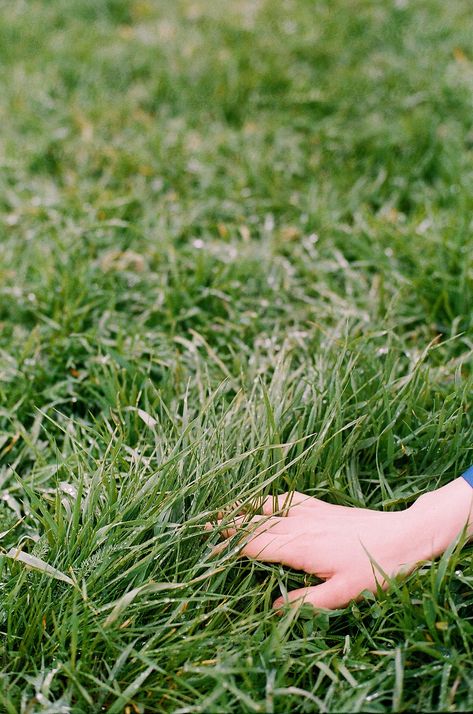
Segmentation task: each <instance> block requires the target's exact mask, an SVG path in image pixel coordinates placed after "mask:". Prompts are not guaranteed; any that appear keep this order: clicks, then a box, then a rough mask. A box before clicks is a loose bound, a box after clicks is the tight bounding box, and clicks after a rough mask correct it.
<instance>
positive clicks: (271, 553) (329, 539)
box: [218, 479, 472, 609]
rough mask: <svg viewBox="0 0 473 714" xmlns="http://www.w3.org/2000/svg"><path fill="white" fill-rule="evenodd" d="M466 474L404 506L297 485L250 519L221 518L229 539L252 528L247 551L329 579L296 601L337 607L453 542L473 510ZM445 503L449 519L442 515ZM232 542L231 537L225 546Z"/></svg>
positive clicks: (299, 593) (296, 593) (295, 594)
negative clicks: (329, 499) (316, 494)
mask: <svg viewBox="0 0 473 714" xmlns="http://www.w3.org/2000/svg"><path fill="white" fill-rule="evenodd" d="M462 481H463V480H462V479H457V480H456V481H454V482H452V483H450V484H448V485H447V486H444V487H443V488H442V489H438V490H437V491H435V492H432V493H430V494H426V496H422V497H421V498H420V499H418V501H416V503H415V504H414V505H413V506H411V508H408V509H407V510H405V511H398V512H379V511H373V510H369V509H365V508H349V507H345V506H336V505H332V504H330V503H326V502H325V501H322V500H320V499H317V498H312V497H310V496H306V495H304V494H303V493H299V492H297V491H296V492H293V493H291V494H282V495H280V496H278V497H277V498H276V499H274V498H273V497H269V498H267V499H266V500H265V502H264V503H263V507H262V511H263V515H261V516H253V517H252V518H251V519H249V520H248V519H247V518H245V516H238V517H237V518H235V519H234V521H232V522H231V523H228V522H227V520H225V519H219V521H218V523H219V525H220V526H222V535H223V536H224V538H225V539H228V538H231V537H233V536H235V535H236V534H239V533H242V534H243V535H244V536H245V534H246V537H244V539H243V541H242V547H241V551H240V553H241V555H246V556H247V557H249V558H253V559H256V560H261V561H265V562H271V563H282V564H283V565H287V566H289V567H291V568H295V569H296V570H303V571H305V572H306V573H310V574H312V575H316V576H317V577H319V578H321V579H322V580H324V582H323V583H321V584H320V585H315V586H312V587H307V588H299V589H297V590H293V591H292V592H289V593H288V600H289V602H294V601H297V600H299V601H301V600H302V601H303V602H305V603H309V604H311V605H313V606H314V607H318V608H328V609H332V608H338V607H343V606H345V605H347V604H348V603H349V602H350V601H351V600H353V599H356V598H358V597H359V596H360V595H361V593H362V592H363V591H364V590H369V591H371V592H376V590H377V588H378V586H381V587H382V588H383V589H384V588H387V587H388V585H389V579H391V578H392V577H394V576H396V575H398V574H400V573H404V574H407V573H409V572H411V571H412V570H414V568H415V567H416V565H417V564H418V563H419V562H420V561H422V560H427V559H429V558H432V557H435V556H437V555H439V554H440V553H441V552H443V550H445V549H446V548H447V547H448V545H449V544H450V543H451V542H452V541H453V540H454V539H455V537H456V536H457V535H458V534H459V533H460V532H461V530H462V528H463V527H464V526H465V525H466V524H467V522H468V518H469V514H470V511H471V495H472V490H471V488H470V487H469V486H468V484H466V483H465V482H464V481H463V483H460V482H462ZM436 494H437V496H436ZM467 497H468V498H469V504H470V505H469V507H468V508H467V507H466V506H465V504H466V505H467V506H468V498H467ZM439 509H441V510H442V514H443V522H444V525H443V526H442V525H440V524H439V522H438V519H436V518H435V513H436V512H438V511H439ZM449 513H450V516H448V514H449ZM446 514H447V518H445V515H446ZM227 544H228V541H227V540H226V541H225V542H224V543H223V544H222V545H221V546H219V549H221V548H222V547H225V546H226V545H227ZM284 602H285V600H284V598H278V599H277V600H276V601H275V603H274V607H275V608H280V607H281V606H282V605H283V604H284Z"/></svg>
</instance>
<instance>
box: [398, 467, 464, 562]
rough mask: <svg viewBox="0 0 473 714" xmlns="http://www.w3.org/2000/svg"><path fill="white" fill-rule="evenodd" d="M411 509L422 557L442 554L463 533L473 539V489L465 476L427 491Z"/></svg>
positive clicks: (426, 557)
mask: <svg viewBox="0 0 473 714" xmlns="http://www.w3.org/2000/svg"><path fill="white" fill-rule="evenodd" d="M409 512H410V516H411V517H412V518H413V520H414V523H415V528H416V531H417V533H418V538H419V549H420V551H421V557H422V559H426V560H427V559H430V558H432V557H436V556H438V555H441V554H442V553H443V552H444V551H445V550H446V549H447V548H448V546H449V545H450V544H451V543H453V541H454V540H455V539H456V538H457V536H458V535H460V534H461V533H462V532H465V534H466V536H467V538H468V539H472V538H473V488H472V487H471V486H470V485H469V483H468V482H467V481H466V480H465V479H464V478H462V477H460V478H457V479H455V480H454V481H451V482H450V483H448V484H447V485H446V486H442V487H441V488H438V489H436V490H435V491H431V492H430V493H426V494H424V495H423V496H421V497H420V498H418V499H417V501H416V502H415V503H414V505H413V506H411V508H410V509H409Z"/></svg>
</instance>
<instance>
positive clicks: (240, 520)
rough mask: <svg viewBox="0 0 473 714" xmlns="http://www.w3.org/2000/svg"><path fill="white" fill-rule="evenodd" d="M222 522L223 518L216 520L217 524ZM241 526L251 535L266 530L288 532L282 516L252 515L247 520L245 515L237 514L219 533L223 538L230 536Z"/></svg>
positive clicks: (279, 532)
mask: <svg viewBox="0 0 473 714" xmlns="http://www.w3.org/2000/svg"><path fill="white" fill-rule="evenodd" d="M223 523H224V521H223V519H220V520H218V521H217V524H218V525H219V526H221V525H222V524H223ZM242 528H245V529H247V533H248V535H251V537H253V536H256V535H259V534H261V533H265V532H267V531H271V533H275V534H279V535H280V534H283V533H287V532H288V526H287V524H286V520H285V519H284V518H278V517H277V516H273V517H272V518H268V517H267V516H253V518H251V519H249V520H248V518H245V516H238V517H237V518H234V519H233V520H232V521H231V522H230V523H229V525H227V526H224V527H223V528H222V531H221V533H222V535H223V536H224V538H230V537H231V536H234V535H236V534H237V533H238V532H240V531H241V530H242Z"/></svg>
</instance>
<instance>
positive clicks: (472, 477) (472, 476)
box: [462, 466, 473, 488]
mask: <svg viewBox="0 0 473 714" xmlns="http://www.w3.org/2000/svg"><path fill="white" fill-rule="evenodd" d="M462 476H463V478H464V479H465V481H466V482H467V483H469V484H470V486H471V487H472V488H473V466H470V468H469V469H467V470H466V471H465V473H464V474H462Z"/></svg>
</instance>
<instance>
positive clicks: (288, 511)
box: [262, 491, 323, 516]
mask: <svg viewBox="0 0 473 714" xmlns="http://www.w3.org/2000/svg"><path fill="white" fill-rule="evenodd" d="M320 503H323V501H319V500H318V499H317V498H312V496H308V495H307V494H305V493H300V491H290V492H288V493H281V494H279V496H268V497H267V498H265V500H264V502H263V506H262V510H263V513H264V514H265V515H267V516H270V515H272V514H273V513H277V512H281V513H283V514H284V515H287V516H297V515H299V514H300V513H301V509H307V508H310V509H313V508H314V507H316V506H317V505H318V504H320Z"/></svg>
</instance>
